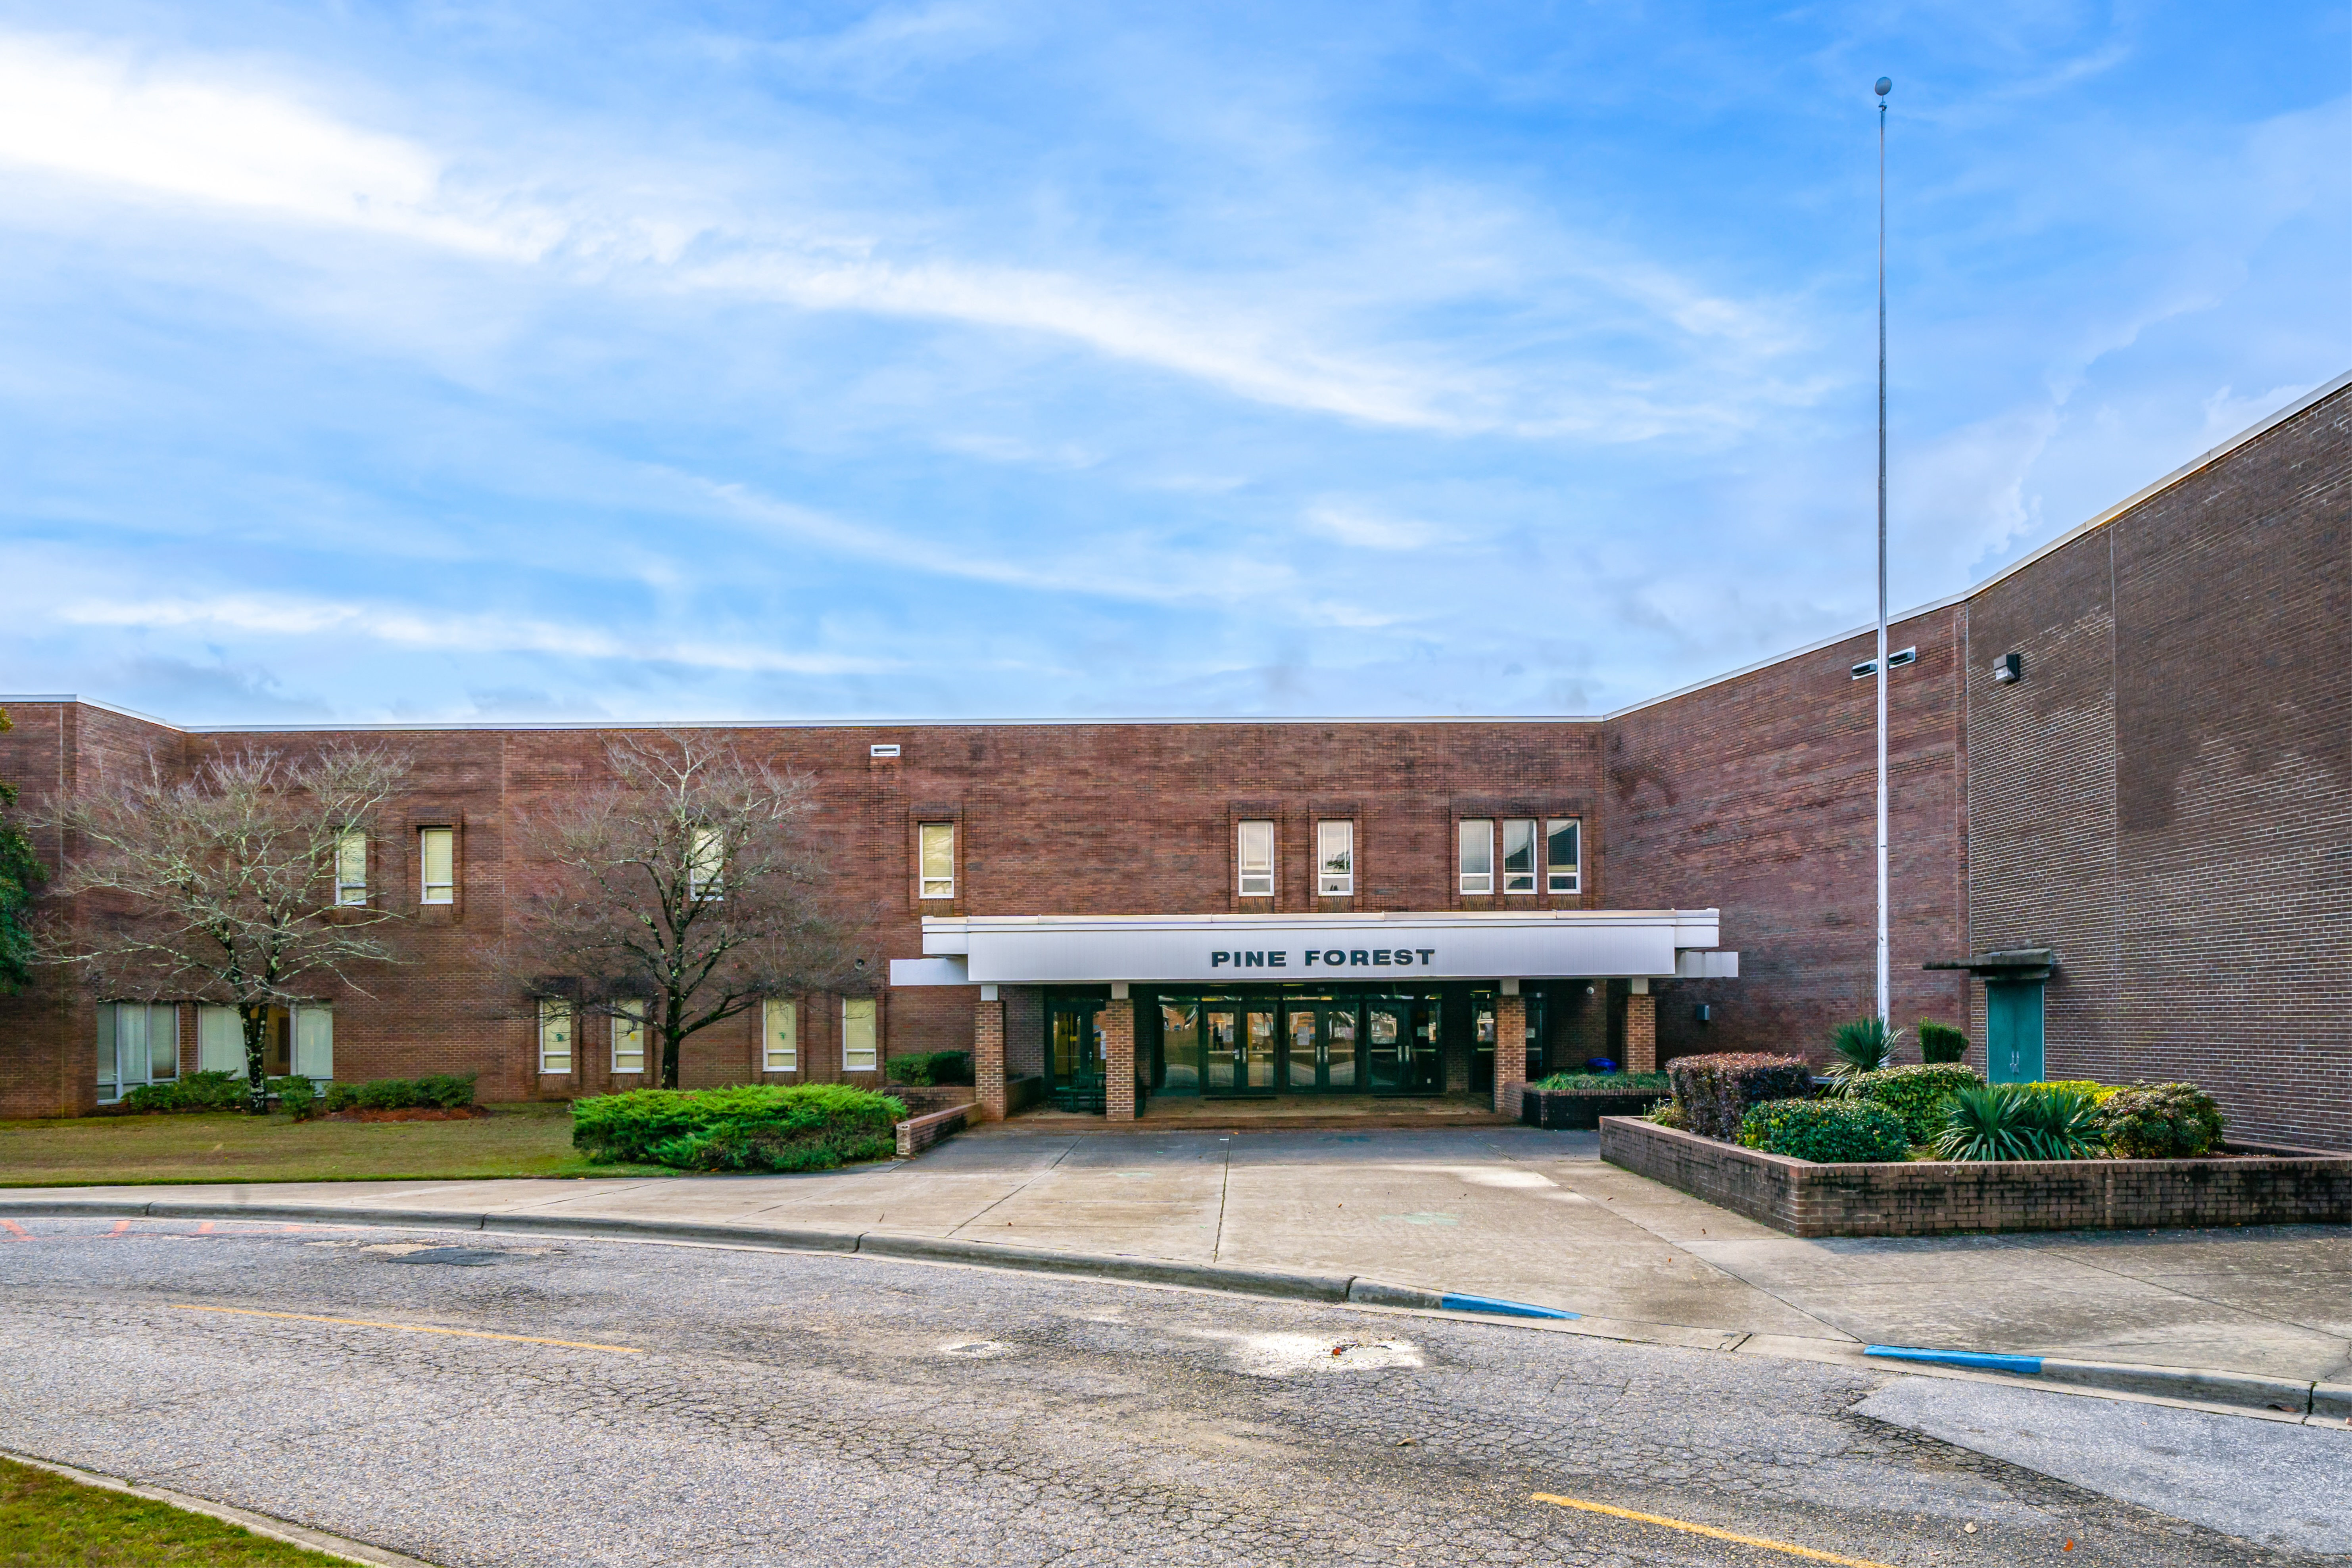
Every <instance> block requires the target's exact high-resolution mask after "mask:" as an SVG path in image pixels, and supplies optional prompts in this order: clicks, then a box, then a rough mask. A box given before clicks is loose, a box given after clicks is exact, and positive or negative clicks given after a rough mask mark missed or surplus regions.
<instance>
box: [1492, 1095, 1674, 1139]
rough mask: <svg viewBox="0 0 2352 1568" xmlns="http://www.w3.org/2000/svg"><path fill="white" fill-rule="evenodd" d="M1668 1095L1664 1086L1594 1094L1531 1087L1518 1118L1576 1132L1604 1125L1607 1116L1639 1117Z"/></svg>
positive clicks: (1558, 1129)
mask: <svg viewBox="0 0 2352 1568" xmlns="http://www.w3.org/2000/svg"><path fill="white" fill-rule="evenodd" d="M1668 1098H1669V1096H1668V1094H1667V1092H1666V1091H1665V1090H1664V1089H1652V1090H1650V1091H1649V1092H1647V1093H1644V1094H1595V1093H1587V1092H1584V1091H1581V1090H1577V1089H1528V1091H1527V1092H1526V1094H1525V1095H1524V1096H1523V1097H1522V1098H1521V1100H1520V1101H1519V1120H1520V1121H1523V1122H1525V1123H1527V1125H1528V1126H1529V1127H1546V1128H1550V1129H1553V1130H1554V1131H1560V1130H1569V1131H1573V1130H1577V1129H1580V1128H1591V1127H1598V1126H1600V1125H1601V1118H1602V1117H1604V1116H1639V1115H1641V1114H1642V1113H1643V1111H1645V1110H1649V1109H1650V1108H1651V1107H1652V1106H1654V1105H1655V1104H1657V1103H1658V1101H1660V1100H1665V1099H1668Z"/></svg>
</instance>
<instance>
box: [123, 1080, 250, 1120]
mask: <svg viewBox="0 0 2352 1568" xmlns="http://www.w3.org/2000/svg"><path fill="white" fill-rule="evenodd" d="M245 1099H246V1094H245V1075H243V1074H242V1073H233V1072H192V1073H190V1074H188V1076H187V1077H185V1078H184V1079H180V1080H179V1081H178V1082H177V1083H150V1084H142V1085H141V1086H140V1087H139V1088H137V1089H132V1090H131V1092H130V1093H129V1094H126V1095H124V1096H123V1097H122V1107H123V1109H124V1110H135V1111H141V1112H144V1113H150V1114H152V1113H153V1112H155V1111H159V1110H236V1109H238V1108H239V1107H241V1106H242V1105H244V1104H245Z"/></svg>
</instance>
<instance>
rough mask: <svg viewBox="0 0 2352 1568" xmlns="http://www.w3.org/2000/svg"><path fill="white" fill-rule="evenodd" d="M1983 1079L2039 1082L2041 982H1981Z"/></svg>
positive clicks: (2040, 1078) (2009, 1081)
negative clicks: (1982, 996) (1983, 1028)
mask: <svg viewBox="0 0 2352 1568" xmlns="http://www.w3.org/2000/svg"><path fill="white" fill-rule="evenodd" d="M1985 1076H1986V1077H1987V1078H1988V1079H1990V1080H1991V1081H1993V1082H1994V1083H2039V1082H2041V1081H2042V982H2040V981H2039V980H1989V981H1987V982H1985Z"/></svg>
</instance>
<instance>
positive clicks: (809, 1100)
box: [572, 1083, 907, 1171]
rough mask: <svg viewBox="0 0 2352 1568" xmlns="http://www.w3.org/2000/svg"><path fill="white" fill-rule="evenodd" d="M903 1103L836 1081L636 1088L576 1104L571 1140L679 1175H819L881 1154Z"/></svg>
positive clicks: (890, 1144)
mask: <svg viewBox="0 0 2352 1568" xmlns="http://www.w3.org/2000/svg"><path fill="white" fill-rule="evenodd" d="M906 1118H907V1103H906V1101H904V1100H899V1099H897V1098H896V1097H894V1096H891V1095H887V1094H876V1093H875V1092H873V1091H872V1090H871V1089H851V1088H849V1087H848V1086H846V1085H845V1084H837V1083H805V1084H793V1085H789V1086H786V1085H776V1084H743V1085H740V1086H738V1087H736V1088H733V1089H692V1090H685V1089H633V1090H631V1091H630V1092H628V1093H626V1094H608V1095H604V1096H601V1097H599V1098H597V1099H594V1100H576V1101H574V1102H573V1103H572V1143H573V1145H574V1146H575V1147H577V1148H579V1149H581V1150H583V1152H587V1153H588V1154H590V1155H592V1156H593V1157H594V1158H596V1159H599V1160H605V1161H613V1162H626V1163H634V1164H654V1165H669V1166H672V1167H674V1168H676V1169H678V1170H683V1171H823V1170H830V1169H832V1168H833V1167H834V1166H835V1165H839V1164H843V1163H846V1162H848V1161H852V1160H876V1159H883V1158H887V1156H888V1155H890V1154H891V1153H893V1152H895V1151H896V1149H897V1141H896V1135H895V1134H894V1132H893V1131H892V1129H893V1128H894V1127H895V1126H896V1125H897V1123H898V1122H900V1121H905V1120H906Z"/></svg>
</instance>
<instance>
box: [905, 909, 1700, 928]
mask: <svg viewBox="0 0 2352 1568" xmlns="http://www.w3.org/2000/svg"><path fill="white" fill-rule="evenodd" d="M1721 918H1722V911H1721V910H1364V911H1360V912H1358V913H1353V914H1296V915H1255V914H1252V915H1236V914H1205V915H1202V914H1195V915H925V916H924V917H923V930H925V931H1039V930H1046V931H1072V930H1082V929H1086V928H1088V927H1099V928H1106V929H1109V930H1115V931H1145V930H1152V929H1165V930H1171V931H1199V930H1203V929H1207V928H1211V927H1215V926H1252V925H1257V926H1294V927H1295V926H1324V927H1341V926H1358V925H1383V924H1388V925H1510V924H1521V925H1574V924H1583V925H1611V924H1621V923H1625V922H1638V923H1641V924H1645V925H1654V924H1656V923H1658V922H1660V921H1673V922H1675V923H1676V924H1692V923H1712V922H1716V921H1720V920H1721Z"/></svg>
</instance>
